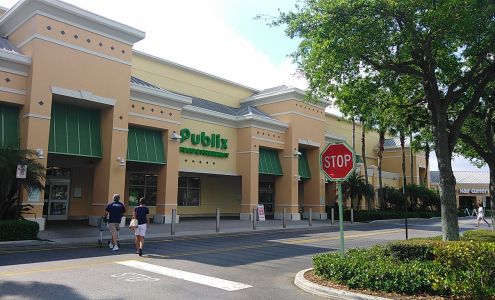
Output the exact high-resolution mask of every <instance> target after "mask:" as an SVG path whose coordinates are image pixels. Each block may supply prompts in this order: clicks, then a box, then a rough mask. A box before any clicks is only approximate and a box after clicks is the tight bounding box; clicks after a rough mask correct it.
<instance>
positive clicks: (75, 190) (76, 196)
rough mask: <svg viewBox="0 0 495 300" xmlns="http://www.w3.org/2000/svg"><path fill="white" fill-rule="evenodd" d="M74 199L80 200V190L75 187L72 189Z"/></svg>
mask: <svg viewBox="0 0 495 300" xmlns="http://www.w3.org/2000/svg"><path fill="white" fill-rule="evenodd" d="M73 196H74V198H81V197H82V188H80V187H76V188H74V194H73Z"/></svg>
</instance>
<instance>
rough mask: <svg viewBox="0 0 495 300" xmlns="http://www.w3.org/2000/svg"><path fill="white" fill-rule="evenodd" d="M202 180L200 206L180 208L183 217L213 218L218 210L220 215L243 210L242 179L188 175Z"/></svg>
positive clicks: (179, 211)
mask: <svg viewBox="0 0 495 300" xmlns="http://www.w3.org/2000/svg"><path fill="white" fill-rule="evenodd" d="M188 175H190V176H195V177H199V178H200V185H201V196H200V197H201V198H200V206H179V207H178V208H177V213H178V214H179V215H181V216H193V215H196V216H198V215H199V216H212V215H215V213H216V209H217V208H220V213H221V214H223V215H225V214H231V215H233V214H239V213H240V210H241V178H240V177H234V176H214V175H208V174H188Z"/></svg>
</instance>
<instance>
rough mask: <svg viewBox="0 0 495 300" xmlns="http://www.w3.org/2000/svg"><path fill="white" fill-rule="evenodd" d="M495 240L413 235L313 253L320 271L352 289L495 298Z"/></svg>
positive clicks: (318, 273)
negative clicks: (379, 243) (383, 243)
mask: <svg viewBox="0 0 495 300" xmlns="http://www.w3.org/2000/svg"><path fill="white" fill-rule="evenodd" d="M494 257H495V243H490V242H473V241H457V242H442V241H436V240H435V241H428V240H411V241H401V242H393V243H390V244H388V245H387V246H375V247H372V248H370V249H352V250H349V251H347V253H346V256H345V258H342V257H341V256H340V254H339V253H328V254H320V255H317V256H315V257H314V259H313V262H314V269H315V273H316V274H317V275H319V276H321V277H323V278H325V279H328V280H331V281H333V282H336V283H339V284H343V285H347V286H349V287H351V288H358V289H371V290H380V291H385V292H397V293H403V294H411V295H415V294H429V295H440V296H454V297H459V298H469V299H492V298H493V299H495V260H494Z"/></svg>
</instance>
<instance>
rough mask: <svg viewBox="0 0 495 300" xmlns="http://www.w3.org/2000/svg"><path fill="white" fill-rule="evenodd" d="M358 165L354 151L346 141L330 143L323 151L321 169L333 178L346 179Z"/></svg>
mask: <svg viewBox="0 0 495 300" xmlns="http://www.w3.org/2000/svg"><path fill="white" fill-rule="evenodd" d="M355 165H356V162H355V155H354V151H353V150H352V148H351V147H349V145H347V144H346V143H342V144H328V145H327V147H326V148H325V149H324V150H323V152H322V153H321V169H322V171H323V172H324V173H325V174H326V175H327V176H328V177H329V178H330V179H331V180H345V179H347V177H348V176H349V175H350V174H351V173H352V171H354V167H355Z"/></svg>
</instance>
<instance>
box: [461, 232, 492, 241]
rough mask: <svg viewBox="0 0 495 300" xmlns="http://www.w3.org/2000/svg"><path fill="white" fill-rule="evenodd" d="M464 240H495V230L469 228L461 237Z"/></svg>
mask: <svg viewBox="0 0 495 300" xmlns="http://www.w3.org/2000/svg"><path fill="white" fill-rule="evenodd" d="M461 239H462V240H467V241H479V242H492V243H493V242H495V232H494V231H491V230H467V231H464V233H463V234H462V237H461Z"/></svg>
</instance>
